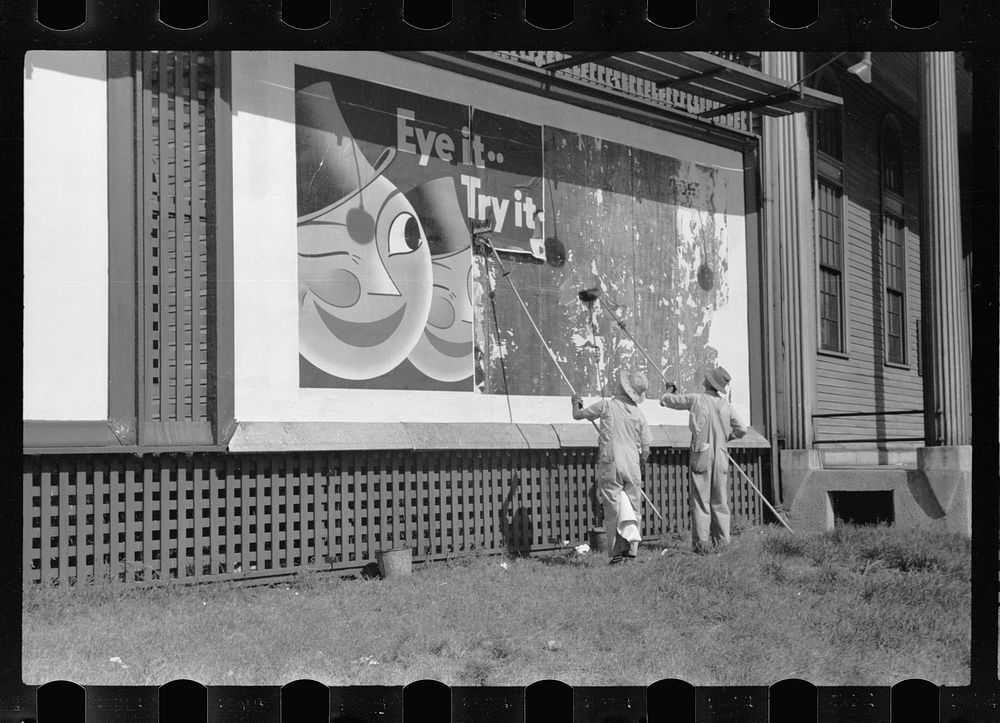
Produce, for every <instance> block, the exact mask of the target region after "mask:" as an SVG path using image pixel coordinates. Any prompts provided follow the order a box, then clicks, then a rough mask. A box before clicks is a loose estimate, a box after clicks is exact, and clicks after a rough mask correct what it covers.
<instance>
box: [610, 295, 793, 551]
mask: <svg viewBox="0 0 1000 723" xmlns="http://www.w3.org/2000/svg"><path fill="white" fill-rule="evenodd" d="M615 306H617V304H615ZM613 316H614V317H615V321H616V322H618V326H619V327H620V328H621V330H622V331H624V332H625V333H626V334H628V338H629V339H631V340H632V343H633V344H635V346H636V348H637V349H638V350H639V351H641V352H642V355H643V356H644V357H646V359H647V361H649V364H650V366H652V367H653V369H655V370H656V373H657V374H659V375H660V378H661V379H663V381H664V383H666V384H669V383H670V382H669V381H667V377H666V375H665V374H664V373H663V372H662V371H661V370H660V367H659V366H657V364H656V362H654V361H653V360H652V359H651V358H650V356H649V354H647V353H646V350H645V349H643V348H642V345H641V344H640V343H639V342H637V341H636V340H635V337H634V336H632V334H631V333H630V332H629V330H628V329H627V328H626V327H625V322H624V321H622V320H621V319H620V318H619V317H618V315H617V314H613ZM726 456H727V457H729V461H730V462H732V463H733V466H734V467H735V468H736V471H738V472H739V473H740V474H741V475H743V479H745V480H746V481H747V482H748V483H749V484H750V487H751V488H753V491H754V492H756V493H757V495H758V496H759V497H760V499H761V501H762V502H763V503H764V504H765V505H767V508H768V509H769V510H771V512H772V513H773V514H774V516H775V517H777V518H778V522H780V523H781V524H782V525H784V526H785V529H786V530H788V531H789V532H791V533H792V534H793V535H794V534H795V532H794V531H793V530H792V528H791V527H789V526H788V523H787V522H785V521H784V520H783V519H782V518H781V515H779V514H778V511H777V510H776V509H774V507H772V506H771V503H770V502H768V501H767V497H765V496H764V493H763V492H761V491H760V490H759V489H758V488H757V485H755V484H754V483H753V480H751V479H750V476H749V475H748V474H747V473H746V472H744V471H743V468H742V467H740V465H739V464H738V463H737V462H736V460H735V459H733V455H731V454H729V450H728V449H727V450H726Z"/></svg>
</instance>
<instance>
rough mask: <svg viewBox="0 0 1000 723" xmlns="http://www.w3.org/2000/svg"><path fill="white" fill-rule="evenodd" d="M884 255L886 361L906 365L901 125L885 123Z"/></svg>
mask: <svg viewBox="0 0 1000 723" xmlns="http://www.w3.org/2000/svg"><path fill="white" fill-rule="evenodd" d="M880 147H881V178H882V252H883V283H884V287H885V296H884V301H885V360H886V362H888V363H889V364H901V365H903V364H906V356H907V355H906V324H907V322H906V221H905V218H906V217H905V214H904V211H905V208H904V196H903V142H902V135H901V133H900V128H899V122H898V121H897V120H896V118H895V117H894V116H892V115H888V116H886V118H885V121H884V122H883V123H882V137H881V143H880Z"/></svg>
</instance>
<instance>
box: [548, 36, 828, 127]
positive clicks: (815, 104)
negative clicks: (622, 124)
mask: <svg viewBox="0 0 1000 723" xmlns="http://www.w3.org/2000/svg"><path fill="white" fill-rule="evenodd" d="M566 55H567V56H568V57H566V58H563V59H560V60H557V61H554V62H551V63H546V64H545V65H542V66H541V68H542V70H547V71H550V72H554V71H556V70H564V69H566V68H571V67H574V66H577V65H581V64H583V63H597V64H600V65H603V66H605V67H607V68H612V69H614V70H618V71H621V72H623V73H628V74H629V75H633V76H636V77H638V78H643V79H645V80H648V81H651V82H653V83H655V84H656V86H657V87H658V88H676V89H678V90H682V91H684V92H687V93H690V94H692V95H696V96H699V97H702V98H705V99H707V100H711V101H714V102H716V103H720V104H721V105H720V106H719V107H717V108H712V109H709V110H706V111H703V112H701V113H699V114H698V115H699V116H700V117H702V118H711V117H714V116H719V115H726V114H728V113H736V112H739V111H745V110H756V111H759V112H760V113H763V114H764V115H769V116H775V117H781V116H786V115H790V114H792V113H801V112H803V111H810V110H822V109H824V108H829V107H832V106H839V105H842V103H843V101H842V100H841V98H839V97H838V96H835V95H830V94H829V93H822V92H820V91H818V90H814V89H813V88H806V87H802V86H795V85H793V84H791V83H789V82H788V81H784V80H782V79H780V78H777V77H775V76H772V75H768V74H767V73H762V72H760V71H759V70H754V69H753V68H748V67H746V66H744V65H740V64H739V63H735V62H733V61H731V60H727V59H726V58H723V57H720V56H718V55H714V54H712V53H707V52H694V51H626V52H607V51H602V52H567V53H566Z"/></svg>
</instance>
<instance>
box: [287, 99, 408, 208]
mask: <svg viewBox="0 0 1000 723" xmlns="http://www.w3.org/2000/svg"><path fill="white" fill-rule="evenodd" d="M395 155H396V149H395V148H392V147H389V148H386V149H385V150H384V151H383V152H382V154H381V155H380V156H379V157H378V160H377V161H376V162H375V165H374V166H372V164H371V163H369V162H368V159H367V158H365V155H364V153H362V152H361V149H360V148H359V147H358V144H357V143H356V142H355V141H354V137H353V136H352V135H351V131H350V129H349V128H348V127H347V122H346V121H345V120H344V116H343V114H342V113H341V112H340V106H338V105H337V101H336V99H335V98H334V96H333V86H332V85H331V84H330V82H329V81H326V80H324V81H320V82H318V83H313V84H312V85H309V86H307V87H305V88H302V89H301V90H297V91H295V157H296V163H295V166H296V169H297V179H296V180H297V183H296V186H297V190H298V217H299V222H302V221H305V220H308V218H311V217H313V216H316V215H319V214H320V213H322V212H325V211H327V210H329V209H330V208H332V207H334V206H338V205H340V204H341V203H343V202H344V201H346V200H347V199H349V198H351V197H353V196H355V195H357V194H358V193H360V192H361V190H362V189H363V188H364V187H365V186H367V185H368V184H370V183H371V182H372V181H374V180H375V179H376V178H378V177H379V176H380V175H382V173H383V172H384V171H385V169H386V167H387V166H388V165H389V164H390V163H391V162H392V159H393V158H394V157H395Z"/></svg>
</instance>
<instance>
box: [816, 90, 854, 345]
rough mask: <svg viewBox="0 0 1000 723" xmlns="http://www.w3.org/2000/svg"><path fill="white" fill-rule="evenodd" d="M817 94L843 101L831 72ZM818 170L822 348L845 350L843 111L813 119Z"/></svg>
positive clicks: (822, 113) (820, 113)
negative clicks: (827, 95) (836, 97)
mask: <svg viewBox="0 0 1000 723" xmlns="http://www.w3.org/2000/svg"><path fill="white" fill-rule="evenodd" d="M816 89H817V90H821V91H823V92H825V93H830V94H831V95H837V96H839V95H840V94H841V93H840V86H839V85H838V83H837V80H836V78H835V76H834V75H833V73H832V72H825V73H820V74H819V75H818V76H817V79H816ZM812 136H813V169H814V171H815V186H814V191H813V192H814V195H815V207H816V251H817V253H816V256H817V258H818V260H819V275H818V282H819V283H818V285H817V286H818V288H817V292H818V299H817V303H818V306H819V327H820V328H819V348H820V350H821V351H832V352H839V353H843V352H844V351H845V350H846V349H845V337H846V331H845V324H844V318H845V306H846V305H845V294H844V288H845V281H844V270H845V264H844V203H843V198H844V123H843V115H842V110H841V107H840V106H834V107H832V108H829V109H827V110H822V111H816V112H815V113H814V114H813V124H812Z"/></svg>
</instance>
